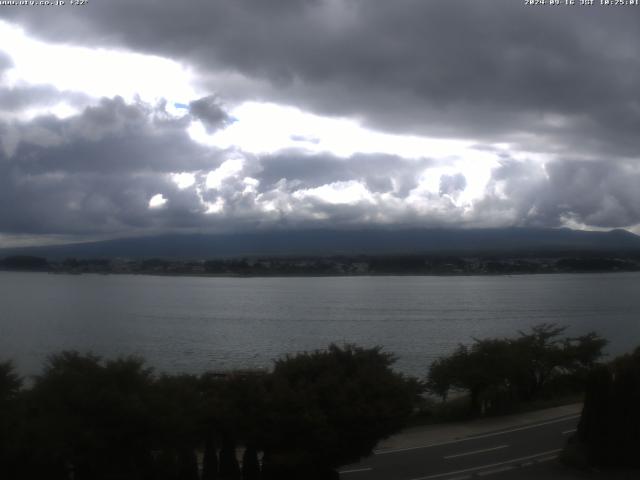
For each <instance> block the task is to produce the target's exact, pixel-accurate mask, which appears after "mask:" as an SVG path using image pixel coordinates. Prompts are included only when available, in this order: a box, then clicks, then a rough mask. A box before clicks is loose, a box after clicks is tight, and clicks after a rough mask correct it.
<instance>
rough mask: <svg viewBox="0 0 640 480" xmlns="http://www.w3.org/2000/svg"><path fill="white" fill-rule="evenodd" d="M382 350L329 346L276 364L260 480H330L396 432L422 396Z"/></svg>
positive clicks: (390, 357)
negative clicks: (338, 470) (326, 479)
mask: <svg viewBox="0 0 640 480" xmlns="http://www.w3.org/2000/svg"><path fill="white" fill-rule="evenodd" d="M393 362H394V357H393V356H392V355H390V354H387V353H383V352H382V351H381V349H380V348H378V347H376V348H370V349H364V348H359V347H355V346H353V345H347V346H345V347H343V348H341V347H338V346H336V345H331V346H330V347H329V349H328V350H327V351H316V352H313V353H302V354H298V355H296V356H289V357H286V358H285V359H283V360H279V361H277V362H276V365H275V369H274V372H273V375H272V376H271V378H270V383H269V396H268V398H269V406H268V408H267V411H268V414H269V421H270V422H271V426H270V428H266V429H265V432H268V436H267V437H266V438H264V439H263V442H264V443H263V449H264V452H265V456H264V458H263V465H264V468H265V471H264V474H265V476H266V478H276V476H278V478H280V479H286V478H308V479H313V478H323V479H324V478H333V477H334V472H333V469H334V468H336V467H338V466H340V465H344V464H347V463H351V462H354V461H357V460H359V459H360V458H362V457H364V456H366V455H368V454H370V453H371V451H372V450H373V448H374V447H375V445H376V444H377V443H378V441H379V440H381V439H382V438H385V437H387V436H389V435H391V434H392V433H394V432H396V431H398V430H399V429H400V428H402V426H403V425H404V422H405V420H406V419H407V417H408V416H409V415H410V414H411V412H412V409H413V406H414V404H415V402H416V400H417V397H418V395H419V392H420V386H419V384H418V383H417V382H416V381H413V380H409V379H407V378H405V377H403V376H402V375H400V374H398V373H396V372H394V371H393V370H392V369H391V365H392V364H393Z"/></svg>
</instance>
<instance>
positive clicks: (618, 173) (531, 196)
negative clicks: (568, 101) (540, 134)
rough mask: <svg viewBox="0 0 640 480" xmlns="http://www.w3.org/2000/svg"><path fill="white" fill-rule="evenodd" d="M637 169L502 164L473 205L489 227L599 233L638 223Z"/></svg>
mask: <svg viewBox="0 0 640 480" xmlns="http://www.w3.org/2000/svg"><path fill="white" fill-rule="evenodd" d="M638 184H640V165H638V164H637V163H636V162H628V163H623V162H615V163H606V162H594V161H584V160H565V161H555V162H549V163H547V164H546V165H541V164H540V163H537V162H531V161H514V160H506V161H504V162H503V163H502V165H501V166H500V167H499V168H498V169H496V171H495V172H494V176H493V179H492V182H491V184H490V186H489V194H488V196H487V197H486V198H485V199H484V200H482V201H481V202H478V203H477V204H476V206H475V209H476V217H477V218H478V220H480V221H483V222H486V223H490V224H505V223H506V224H516V225H521V226H538V227H539V226H562V225H564V224H565V223H566V221H573V222H575V223H576V224H583V225H589V226H594V227H603V228H617V227H621V226H629V225H636V224H638V223H640V190H638V188H637V186H638Z"/></svg>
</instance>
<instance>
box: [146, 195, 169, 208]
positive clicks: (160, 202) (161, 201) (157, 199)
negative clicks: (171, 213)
mask: <svg viewBox="0 0 640 480" xmlns="http://www.w3.org/2000/svg"><path fill="white" fill-rule="evenodd" d="M166 204H167V199H166V198H164V195H162V194H161V193H156V194H155V195H154V196H153V197H151V198H150V199H149V208H162V207H164V206H165V205H166Z"/></svg>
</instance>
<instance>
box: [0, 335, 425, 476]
mask: <svg viewBox="0 0 640 480" xmlns="http://www.w3.org/2000/svg"><path fill="white" fill-rule="evenodd" d="M392 362H393V358H392V356H390V355H388V354H385V353H382V352H381V351H380V349H377V348H374V349H362V348H358V347H354V346H347V347H344V348H340V347H336V346H331V347H330V348H329V350H327V351H324V352H314V353H303V354H299V355H296V356H291V357H287V358H285V359H283V360H280V361H278V362H277V363H276V365H275V369H274V371H273V373H260V372H253V373H241V372H236V373H231V374H216V373H213V372H208V373H205V374H203V375H200V376H195V375H180V374H178V375H167V374H164V375H154V373H153V371H152V370H151V369H150V368H148V367H146V366H145V364H144V362H143V361H142V360H141V359H139V358H135V357H128V358H120V359H117V360H113V361H104V360H102V359H101V358H100V357H97V356H94V355H91V354H80V353H78V352H62V353H60V354H57V355H54V356H51V357H50V358H49V359H48V361H47V363H46V364H45V367H44V370H43V372H42V374H41V375H39V376H38V377H36V378H35V380H34V383H33V385H32V386H31V387H30V388H27V389H24V388H21V380H20V378H19V377H18V376H17V375H16V374H15V372H14V370H13V367H12V365H11V364H10V363H2V364H0V402H2V403H3V407H4V408H3V409H2V410H0V427H2V428H1V430H0V433H1V436H0V476H1V477H2V478H21V479H26V480H31V479H40V478H47V479H51V480H58V479H59V480H63V479H64V480H67V479H69V478H71V477H73V478H75V479H76V480H85V479H86V480H107V479H116V478H117V479H120V480H196V479H198V478H202V479H203V480H204V479H207V480H211V479H219V480H224V479H226V480H240V478H243V479H247V480H250V479H256V478H259V477H260V475H262V478H264V479H268V478H269V472H270V471H271V472H272V473H273V472H279V473H278V476H277V477H275V478H278V479H279V480H282V479H285V478H292V477H291V475H294V474H297V472H301V471H304V472H305V475H304V478H313V474H316V478H325V477H321V476H318V475H325V476H326V477H327V478H333V477H335V472H334V471H333V470H332V469H333V468H335V467H337V466H338V465H341V464H342V463H346V462H349V461H352V460H354V459H357V458H359V457H360V456H362V455H366V454H368V453H370V451H371V449H372V448H373V446H374V445H375V444H376V442H377V441H378V440H379V439H381V438H382V437H384V436H386V435H389V434H391V433H393V432H395V431H396V430H398V429H399V428H401V427H402V425H403V420H404V419H406V418H407V417H408V415H409V414H410V413H411V411H412V408H413V401H414V399H415V397H416V395H417V393H418V383H417V382H416V381H414V380H409V379H406V378H404V377H402V376H401V375H399V374H397V373H394V372H393V371H392V370H391V368H390V366H391V364H392ZM239 446H240V447H242V449H243V450H244V455H243V464H244V465H243V467H244V468H243V469H242V470H241V468H240V465H239V462H238V458H237V456H236V455H237V447H239ZM197 452H201V454H202V465H201V467H202V468H199V466H198V455H197ZM260 453H262V455H263V456H264V459H263V462H262V463H263V465H262V466H261V464H260V462H259V460H258V459H259V457H260ZM261 470H262V472H261ZM306 473H309V474H308V475H307V474H306ZM287 476H289V477H287ZM272 478H274V477H272ZM297 478H301V477H299V476H298V477H297Z"/></svg>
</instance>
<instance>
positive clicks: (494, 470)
mask: <svg viewBox="0 0 640 480" xmlns="http://www.w3.org/2000/svg"><path fill="white" fill-rule="evenodd" d="M515 468H516V467H515V466H514V465H505V466H504V467H498V468H492V469H491V470H485V471H484V472H478V476H479V477H486V476H487V475H495V474H496V473H502V472H508V471H509V470H514V469H515Z"/></svg>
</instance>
